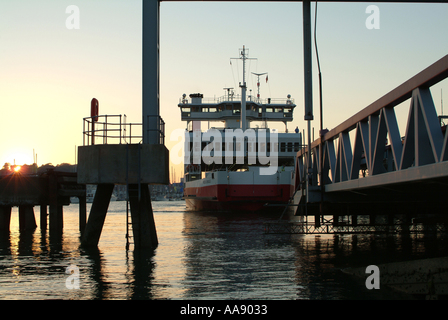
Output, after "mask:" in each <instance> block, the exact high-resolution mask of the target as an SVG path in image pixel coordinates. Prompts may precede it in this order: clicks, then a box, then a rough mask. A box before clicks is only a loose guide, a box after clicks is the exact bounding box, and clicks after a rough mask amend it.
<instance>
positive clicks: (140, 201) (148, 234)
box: [129, 184, 159, 248]
mask: <svg viewBox="0 0 448 320" xmlns="http://www.w3.org/2000/svg"><path fill="white" fill-rule="evenodd" d="M139 187H140V189H139ZM139 196H140V197H139ZM129 201H130V204H131V219H132V230H133V235H134V246H135V247H136V248H155V247H157V245H158V243H159V242H158V238H157V231H156V226H155V222H154V215H153V211H152V205H151V196H150V193H149V188H148V185H147V184H141V185H140V186H139V185H129Z"/></svg>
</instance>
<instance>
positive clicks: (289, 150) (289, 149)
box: [288, 142, 292, 152]
mask: <svg viewBox="0 0 448 320" xmlns="http://www.w3.org/2000/svg"><path fill="white" fill-rule="evenodd" d="M288 152H292V142H288Z"/></svg>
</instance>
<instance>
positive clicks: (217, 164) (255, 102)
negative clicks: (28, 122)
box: [178, 47, 302, 211]
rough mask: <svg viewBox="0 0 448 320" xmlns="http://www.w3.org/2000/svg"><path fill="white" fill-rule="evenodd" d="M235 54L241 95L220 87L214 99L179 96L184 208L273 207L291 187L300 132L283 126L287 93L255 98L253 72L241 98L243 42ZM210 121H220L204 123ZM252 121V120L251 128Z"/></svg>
mask: <svg viewBox="0 0 448 320" xmlns="http://www.w3.org/2000/svg"><path fill="white" fill-rule="evenodd" d="M235 59H241V60H242V61H243V82H242V84H241V83H240V87H241V95H236V94H235V92H234V91H233V88H224V89H225V90H226V91H225V92H226V94H225V95H224V96H223V97H220V98H217V99H216V98H213V99H207V98H204V96H203V94H201V93H193V94H190V95H189V99H188V98H187V95H186V94H183V96H182V98H181V99H180V100H179V104H178V107H179V109H180V112H181V118H182V121H186V122H187V129H186V131H185V141H186V142H185V155H184V160H185V163H184V166H185V167H184V169H185V171H184V172H185V175H184V181H185V188H184V199H185V202H186V206H187V209H188V210H192V211H210V210H213V211H267V210H270V209H271V210H272V209H277V210H278V209H279V208H280V207H281V206H282V205H286V204H288V202H289V201H290V199H291V197H292V195H293V194H294V191H295V190H294V186H295V172H294V168H295V163H294V162H295V156H296V153H297V152H298V151H299V150H300V148H301V146H302V135H301V133H300V131H299V130H298V128H297V127H296V129H295V131H294V132H291V133H289V132H288V129H287V123H288V122H291V121H292V120H293V112H294V108H295V107H296V105H295V104H294V100H293V99H291V96H290V95H285V98H283V99H274V98H272V99H271V98H267V99H264V100H263V99H261V97H260V76H263V75H265V74H264V73H261V74H260V73H253V74H254V75H255V76H257V77H258V82H257V87H258V93H257V95H256V96H252V95H250V96H249V97H248V99H246V91H247V87H246V81H245V63H246V60H247V59H249V58H248V54H247V52H246V49H245V47H243V49H242V50H240V57H239V58H235ZM201 122H208V123H209V128H208V130H207V131H204V132H202V131H201ZM210 122H214V123H216V122H221V123H223V124H224V126H223V127H212V128H210ZM271 122H282V123H283V124H284V125H285V132H279V131H278V130H276V129H270V128H269V123H271ZM253 123H258V125H256V126H254V127H253V128H252V127H251V124H253ZM211 137H213V138H211ZM283 208H284V207H283ZM283 208H282V209H283Z"/></svg>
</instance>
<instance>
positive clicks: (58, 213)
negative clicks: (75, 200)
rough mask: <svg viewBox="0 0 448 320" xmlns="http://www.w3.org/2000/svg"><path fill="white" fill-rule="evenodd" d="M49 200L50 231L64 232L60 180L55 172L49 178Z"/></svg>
mask: <svg viewBox="0 0 448 320" xmlns="http://www.w3.org/2000/svg"><path fill="white" fill-rule="evenodd" d="M48 200H49V207H50V214H49V220H50V230H53V231H56V230H57V231H62V225H63V224H62V206H61V205H59V203H58V178H57V176H56V173H55V172H54V171H53V172H50V173H49V176H48Z"/></svg>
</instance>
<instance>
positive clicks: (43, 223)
mask: <svg viewBox="0 0 448 320" xmlns="http://www.w3.org/2000/svg"><path fill="white" fill-rule="evenodd" d="M47 214H48V212H47V204H46V203H44V204H41V205H40V229H41V230H47Z"/></svg>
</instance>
